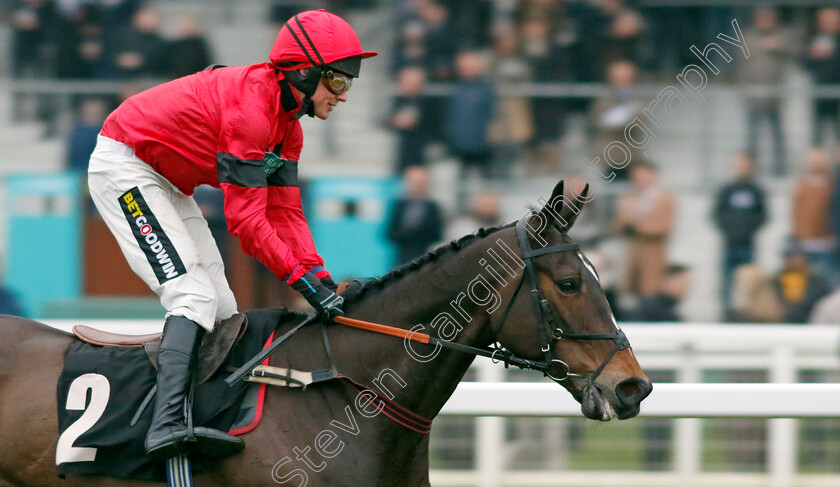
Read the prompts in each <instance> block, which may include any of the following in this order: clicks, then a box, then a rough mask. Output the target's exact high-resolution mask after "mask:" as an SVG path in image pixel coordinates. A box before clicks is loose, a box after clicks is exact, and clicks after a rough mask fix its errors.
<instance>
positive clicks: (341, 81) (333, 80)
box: [321, 70, 353, 95]
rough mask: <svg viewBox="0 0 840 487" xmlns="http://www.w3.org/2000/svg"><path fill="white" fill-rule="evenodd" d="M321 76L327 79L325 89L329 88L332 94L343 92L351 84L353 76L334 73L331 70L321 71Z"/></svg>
mask: <svg viewBox="0 0 840 487" xmlns="http://www.w3.org/2000/svg"><path fill="white" fill-rule="evenodd" d="M321 77H322V78H324V79H325V80H327V89H328V90H330V92H331V93H332V94H333V95H340V94H342V93H345V92H347V90H349V89H350V87H351V86H353V78H351V77H349V76H344V75H341V74H336V73H334V72H333V71H332V70H330V71H327V72H326V73H321Z"/></svg>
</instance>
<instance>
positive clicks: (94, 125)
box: [67, 98, 107, 173]
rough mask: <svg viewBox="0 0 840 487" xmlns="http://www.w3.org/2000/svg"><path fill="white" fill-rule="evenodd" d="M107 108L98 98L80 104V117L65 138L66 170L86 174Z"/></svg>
mask: <svg viewBox="0 0 840 487" xmlns="http://www.w3.org/2000/svg"><path fill="white" fill-rule="evenodd" d="M106 115H107V106H106V105H105V102H104V101H102V100H100V99H98V98H88V99H87V100H85V101H84V102H82V109H81V117H80V118H79V122H78V123H77V124H76V125H75V126H74V127H73V130H72V131H71V132H70V136H69V137H68V138H67V169H69V170H71V171H76V172H79V173H86V172H87V169H88V162H89V161H90V155H91V154H92V153H93V150H94V149H95V148H96V140H97V137H98V136H99V131H100V130H102V123H103V122H105V116H106Z"/></svg>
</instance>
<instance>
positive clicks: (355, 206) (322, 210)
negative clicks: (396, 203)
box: [306, 177, 400, 280]
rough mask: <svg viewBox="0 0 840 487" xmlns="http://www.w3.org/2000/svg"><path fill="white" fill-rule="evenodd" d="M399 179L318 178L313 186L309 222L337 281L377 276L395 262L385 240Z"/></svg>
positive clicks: (309, 199) (310, 190)
mask: <svg viewBox="0 0 840 487" xmlns="http://www.w3.org/2000/svg"><path fill="white" fill-rule="evenodd" d="M399 188H400V184H399V182H398V180H396V179H376V178H362V177H341V178H318V179H313V180H311V181H310V182H309V185H308V189H307V211H306V218H307V220H308V222H309V227H310V229H311V230H312V235H313V237H314V239H315V245H316V246H317V247H318V253H319V254H321V256H322V257H323V258H324V260H325V262H326V268H327V269H328V270H329V271H330V272H331V273H332V274H333V276H334V277H335V278H336V279H337V280H338V279H348V278H357V277H373V276H376V275H380V274H384V273H385V272H387V271H388V270H390V268H391V267H392V266H393V264H394V259H395V252H394V249H393V247H392V245H391V244H390V243H389V242H388V241H387V239H386V238H385V232H386V228H385V225H386V223H387V218H388V211H389V209H390V207H391V203H392V202H393V200H395V199H396V196H397V194H398V192H399Z"/></svg>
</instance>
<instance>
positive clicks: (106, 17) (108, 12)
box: [97, 0, 146, 46]
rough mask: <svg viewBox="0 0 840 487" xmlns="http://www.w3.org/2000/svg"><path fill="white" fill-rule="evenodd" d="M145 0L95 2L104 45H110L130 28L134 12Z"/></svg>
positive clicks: (104, 0) (103, 0)
mask: <svg viewBox="0 0 840 487" xmlns="http://www.w3.org/2000/svg"><path fill="white" fill-rule="evenodd" d="M145 1H146V0H101V1H99V2H97V7H98V9H99V16H100V21H99V25H100V26H101V28H102V42H103V44H104V45H106V46H110V45H112V44H113V43H114V42H115V41H116V40H117V38H118V37H119V36H120V35H121V34H122V33H123V32H124V31H125V30H127V29H129V28H130V27H129V26H130V25H131V22H132V19H133V18H134V15H135V13H137V10H138V9H139V8H140V6H141V5H142V4H143V2H145Z"/></svg>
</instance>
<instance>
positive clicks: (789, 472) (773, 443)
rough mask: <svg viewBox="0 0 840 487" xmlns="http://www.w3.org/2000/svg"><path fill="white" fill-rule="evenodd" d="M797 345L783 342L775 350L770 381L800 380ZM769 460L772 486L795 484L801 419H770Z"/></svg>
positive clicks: (790, 381)
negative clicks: (797, 366) (795, 359)
mask: <svg viewBox="0 0 840 487" xmlns="http://www.w3.org/2000/svg"><path fill="white" fill-rule="evenodd" d="M794 358H795V357H794V352H793V349H792V348H791V347H789V346H779V347H777V348H775V349H774V350H773V364H772V367H771V369H770V381H771V382H773V383H779V384H789V383H792V382H796V365H795V361H794ZM768 421H769V425H768V426H769V440H770V441H769V445H768V448H767V463H768V465H769V471H770V478H771V481H770V482H771V485H772V487H792V486H793V480H794V477H795V476H796V465H797V463H798V461H797V460H798V458H797V451H798V448H797V444H798V441H797V432H796V430H797V426H798V424H799V421H798V420H796V419H791V418H779V419H770V420H768Z"/></svg>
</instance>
